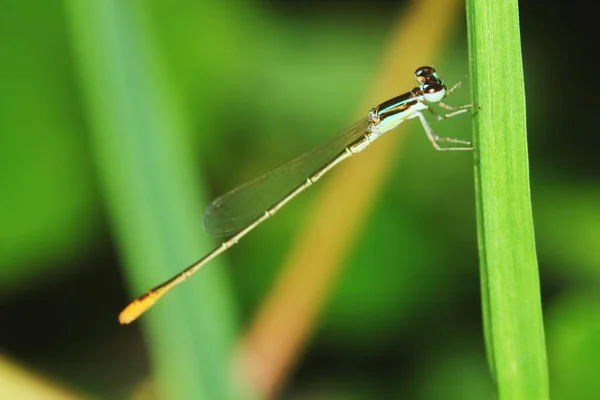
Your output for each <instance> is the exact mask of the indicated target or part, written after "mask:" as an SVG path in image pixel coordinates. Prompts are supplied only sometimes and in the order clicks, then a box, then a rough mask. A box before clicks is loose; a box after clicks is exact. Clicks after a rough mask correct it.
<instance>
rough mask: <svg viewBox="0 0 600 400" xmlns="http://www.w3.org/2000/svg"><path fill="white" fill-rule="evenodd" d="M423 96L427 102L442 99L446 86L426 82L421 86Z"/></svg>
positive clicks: (435, 101)
mask: <svg viewBox="0 0 600 400" xmlns="http://www.w3.org/2000/svg"><path fill="white" fill-rule="evenodd" d="M422 90H423V98H424V99H425V101H427V102H429V103H437V102H439V101H442V99H443V98H444V96H445V95H446V87H445V86H444V85H441V84H439V83H426V84H424V85H423V86H422Z"/></svg>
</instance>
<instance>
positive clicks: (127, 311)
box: [119, 292, 160, 325]
mask: <svg viewBox="0 0 600 400" xmlns="http://www.w3.org/2000/svg"><path fill="white" fill-rule="evenodd" d="M159 298H160V294H159V293H157V292H148V293H146V294H145V295H143V296H140V297H138V298H137V299H135V300H134V301H132V302H131V303H129V305H127V307H125V308H124V309H123V311H121V313H120V314H119V322H120V323H121V325H123V324H129V323H130V322H133V321H135V320H136V319H137V318H138V317H139V316H140V315H142V314H143V313H144V312H146V310H147V309H149V308H150V307H152V305H153V304H154V303H156V300H158V299H159Z"/></svg>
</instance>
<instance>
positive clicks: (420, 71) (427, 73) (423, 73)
mask: <svg viewBox="0 0 600 400" xmlns="http://www.w3.org/2000/svg"><path fill="white" fill-rule="evenodd" d="M432 78H433V79H438V77H437V73H436V72H435V69H433V68H432V67H427V66H424V67H420V68H417V70H416V71H415V79H416V80H417V81H418V82H419V83H421V84H423V83H426V82H427V81H429V80H430V79H432Z"/></svg>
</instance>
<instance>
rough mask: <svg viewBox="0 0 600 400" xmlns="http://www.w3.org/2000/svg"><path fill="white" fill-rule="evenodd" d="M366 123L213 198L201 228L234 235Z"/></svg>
mask: <svg viewBox="0 0 600 400" xmlns="http://www.w3.org/2000/svg"><path fill="white" fill-rule="evenodd" d="M368 124H369V122H368V120H367V118H364V119H361V120H360V121H359V122H357V123H356V124H354V125H353V126H352V127H351V128H350V129H348V130H347V131H345V132H344V133H342V134H340V135H338V136H336V137H334V138H333V139H331V140H330V141H329V142H327V143H325V144H322V145H321V146H319V147H317V148H315V149H313V150H311V151H308V152H306V153H304V154H302V155H300V156H298V157H296V158H295V159H293V160H291V161H290V162H288V163H287V164H284V165H282V166H281V167H279V168H276V169H274V170H272V171H270V172H267V173H266V174H263V175H261V176H258V177H256V178H254V179H253V180H251V181H249V182H247V183H245V184H243V185H241V186H238V187H237V188H235V189H233V190H231V191H229V192H227V193H225V194H224V195H222V196H221V197H219V198H217V199H216V200H215V201H213V202H212V204H211V205H210V206H209V207H208V208H207V209H206V213H205V214H204V228H205V229H206V231H207V232H208V233H209V234H210V235H213V236H229V235H234V234H236V233H238V232H239V231H241V230H242V229H244V228H246V227H247V226H248V225H250V224H251V223H252V222H253V221H255V220H256V219H257V218H258V217H260V216H261V215H262V214H264V213H265V212H266V211H267V210H268V209H270V208H271V207H273V206H274V205H275V204H277V203H278V202H279V201H281V200H282V199H283V198H284V197H285V196H286V195H287V194H289V193H291V192H292V191H293V190H294V189H296V188H297V187H298V186H300V185H301V184H302V183H303V182H304V181H305V180H306V179H307V178H309V177H310V176H312V175H313V174H315V173H316V172H317V171H319V170H320V169H321V168H322V167H323V166H324V165H326V164H327V163H328V162H329V161H332V160H333V159H334V158H335V157H336V156H337V155H338V154H340V153H341V152H342V151H343V150H344V149H345V148H346V147H347V146H348V145H350V144H351V143H352V142H354V141H355V140H356V139H358V138H359V137H361V136H362V135H364V134H365V133H367V128H368Z"/></svg>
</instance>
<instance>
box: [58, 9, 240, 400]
mask: <svg viewBox="0 0 600 400" xmlns="http://www.w3.org/2000/svg"><path fill="white" fill-rule="evenodd" d="M66 4H67V7H66V11H67V19H68V22H69V23H70V27H71V33H72V38H73V47H74V50H75V55H76V59H75V63H76V67H77V69H78V72H79V77H80V82H81V87H82V90H83V94H84V99H85V101H86V112H87V114H88V118H89V123H90V127H91V132H92V140H91V142H92V150H93V152H94V156H95V161H96V164H97V167H98V174H99V176H100V179H101V180H102V184H103V190H104V197H105V199H106V202H107V208H108V211H109V216H110V220H111V225H112V227H113V231H114V234H115V238H116V241H117V244H118V248H119V253H120V255H121V257H122V261H123V264H124V266H125V268H126V270H125V272H126V276H127V277H128V278H129V280H130V282H131V286H132V290H131V294H132V296H137V295H139V294H142V293H143V292H145V291H146V290H148V289H149V288H151V287H153V286H155V285H157V284H158V283H160V282H162V281H163V280H165V279H166V278H168V277H170V276H171V275H172V274H173V273H175V272H177V271H178V269H179V268H182V267H185V266H186V265H188V264H190V263H191V262H192V261H194V259H195V258H198V257H199V256H200V255H202V254H203V253H204V252H205V251H207V250H209V249H210V248H211V247H212V246H213V244H211V243H206V242H203V238H206V235H203V231H202V213H203V210H202V208H201V207H202V205H203V204H206V203H207V202H206V201H203V200H202V195H201V193H200V192H201V188H200V187H198V183H199V182H201V179H200V177H199V176H196V174H194V172H193V171H194V168H193V161H192V155H191V154H190V152H189V147H190V146H189V144H187V143H186V136H187V137H189V135H186V125H187V124H186V118H184V116H183V115H182V113H181V112H180V109H179V108H178V107H177V104H179V103H180V101H179V99H178V98H177V96H175V95H174V93H173V90H172V89H171V88H170V87H169V84H168V82H169V79H168V75H167V74H166V71H167V70H168V69H167V68H166V67H165V63H164V62H163V61H162V60H161V57H160V55H159V53H158V52H157V51H156V45H155V40H154V39H153V31H152V29H151V27H150V26H149V25H148V24H147V19H146V18H144V13H145V10H144V7H145V6H144V3H143V2H139V1H136V2H127V1H120V0H106V1H91V2H90V1H79V0H71V1H68V2H67V3H66ZM204 240H206V239H204ZM216 264H218V262H216V263H215V264H213V265H211V267H210V268H207V269H206V270H204V271H202V273H200V274H199V275H201V276H198V277H197V279H193V280H190V281H189V282H186V284H184V285H181V287H180V288H178V289H177V290H176V291H173V293H170V294H169V295H168V296H166V297H165V299H163V300H161V301H160V302H159V303H157V305H156V306H155V307H153V308H152V309H151V310H150V311H149V312H148V313H147V314H145V315H143V316H142V317H141V318H140V320H138V321H139V322H136V323H141V324H142V325H143V326H144V328H146V329H145V333H146V340H147V347H148V352H149V355H150V361H151V364H152V371H153V374H152V380H153V387H154V388H156V392H157V393H156V394H157V397H158V398H162V399H232V398H236V397H237V394H236V389H235V388H234V387H233V385H232V384H231V381H230V379H229V369H230V365H229V364H230V352H231V350H232V346H233V342H234V336H235V323H234V321H235V312H234V309H233V306H232V302H231V299H230V293H229V291H228V288H227V284H226V280H225V276H224V275H223V274H224V271H223V269H221V268H218V265H216ZM200 278H201V279H200ZM107 295H110V294H107ZM124 305H125V304H124ZM119 311H120V310H115V319H114V321H112V322H113V323H115V324H117V323H118V322H117V315H118V313H119ZM123 329H131V327H125V326H124V327H123Z"/></svg>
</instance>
